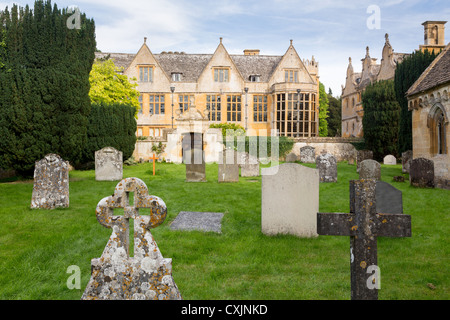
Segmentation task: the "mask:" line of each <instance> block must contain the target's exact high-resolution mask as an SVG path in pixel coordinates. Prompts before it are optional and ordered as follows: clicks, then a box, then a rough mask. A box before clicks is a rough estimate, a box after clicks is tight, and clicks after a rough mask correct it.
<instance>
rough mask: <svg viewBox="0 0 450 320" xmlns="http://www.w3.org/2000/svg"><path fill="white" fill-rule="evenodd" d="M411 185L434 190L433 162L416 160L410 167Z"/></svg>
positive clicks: (412, 161) (422, 159) (423, 159)
mask: <svg viewBox="0 0 450 320" xmlns="http://www.w3.org/2000/svg"><path fill="white" fill-rule="evenodd" d="M409 183H410V184H411V185H412V186H414V187H419V188H434V163H433V160H429V159H425V158H416V159H413V160H411V164H410V166H409Z"/></svg>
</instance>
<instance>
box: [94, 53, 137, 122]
mask: <svg viewBox="0 0 450 320" xmlns="http://www.w3.org/2000/svg"><path fill="white" fill-rule="evenodd" d="M120 71H122V70H121V69H120V68H118V67H116V66H115V64H114V61H112V60H111V59H107V60H105V61H102V60H99V59H97V60H95V62H94V64H93V66H92V71H91V73H90V75H89V83H90V86H91V89H90V91H89V97H90V98H91V102H92V103H97V104H104V105H108V104H124V105H130V106H134V107H135V108H136V114H135V117H136V118H137V113H138V111H139V107H140V106H139V95H140V93H139V91H137V90H136V87H137V83H135V82H133V83H132V82H130V81H129V80H128V77H127V76H126V75H123V74H121V73H120ZM131 80H132V81H136V79H135V78H133V79H131Z"/></svg>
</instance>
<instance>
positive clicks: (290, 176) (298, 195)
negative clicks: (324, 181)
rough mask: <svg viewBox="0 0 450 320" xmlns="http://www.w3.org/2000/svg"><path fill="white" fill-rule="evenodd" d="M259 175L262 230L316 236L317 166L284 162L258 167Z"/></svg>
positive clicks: (270, 233) (300, 235) (274, 233)
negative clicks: (259, 168)
mask: <svg viewBox="0 0 450 320" xmlns="http://www.w3.org/2000/svg"><path fill="white" fill-rule="evenodd" d="M261 176H262V184H261V197H262V199H261V227H262V232H263V233H264V234H266V235H277V234H291V235H295V236H298V237H306V238H312V237H317V232H316V228H317V221H316V214H317V212H318V210H319V170H317V169H313V168H308V167H305V166H302V165H300V164H297V163H284V164H281V165H279V166H275V167H270V168H262V169H261Z"/></svg>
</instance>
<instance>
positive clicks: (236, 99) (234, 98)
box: [227, 95, 241, 122]
mask: <svg viewBox="0 0 450 320" xmlns="http://www.w3.org/2000/svg"><path fill="white" fill-rule="evenodd" d="M227 121H232V122H235V121H236V122H239V121H241V95H228V96H227Z"/></svg>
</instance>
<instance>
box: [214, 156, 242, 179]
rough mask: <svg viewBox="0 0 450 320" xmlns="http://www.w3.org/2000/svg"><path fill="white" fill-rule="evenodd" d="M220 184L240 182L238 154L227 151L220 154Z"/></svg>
mask: <svg viewBox="0 0 450 320" xmlns="http://www.w3.org/2000/svg"><path fill="white" fill-rule="evenodd" d="M218 178H219V182H239V165H238V161H237V152H235V151H234V150H233V149H226V150H225V151H222V152H220V154H219V173H218Z"/></svg>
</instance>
